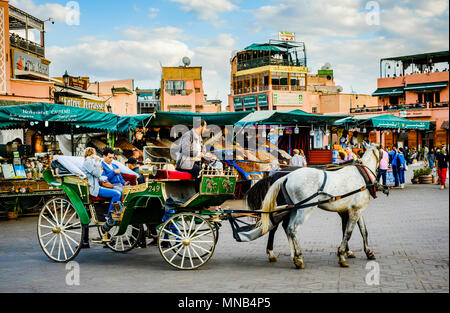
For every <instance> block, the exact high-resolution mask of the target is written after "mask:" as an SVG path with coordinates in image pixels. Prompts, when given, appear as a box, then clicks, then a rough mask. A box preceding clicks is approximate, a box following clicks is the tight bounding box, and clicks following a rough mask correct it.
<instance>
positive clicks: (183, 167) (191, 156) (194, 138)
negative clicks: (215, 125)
mask: <svg viewBox="0 0 450 313" xmlns="http://www.w3.org/2000/svg"><path fill="white" fill-rule="evenodd" d="M205 129H206V122H205V121H204V120H201V121H200V122H198V121H194V127H193V128H192V129H191V130H190V131H188V132H186V133H184V134H183V136H182V137H181V142H180V148H179V151H178V156H177V167H176V169H177V171H180V172H187V173H190V174H192V176H193V177H194V179H195V180H197V179H198V175H199V173H200V171H201V169H202V168H201V164H200V163H201V160H202V158H203V157H204V156H205V153H206V148H205V146H204V145H203V141H202V134H203V132H204V131H205ZM196 185H197V184H196ZM197 187H198V186H196V188H197Z"/></svg>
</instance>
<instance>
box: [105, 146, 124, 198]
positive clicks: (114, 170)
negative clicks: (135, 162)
mask: <svg viewBox="0 0 450 313" xmlns="http://www.w3.org/2000/svg"><path fill="white" fill-rule="evenodd" d="M102 154H103V162H102V166H103V175H102V176H101V177H100V181H101V182H102V183H105V182H108V183H109V184H111V185H112V187H111V186H108V187H111V188H114V189H115V190H117V191H119V192H120V195H122V192H123V187H124V186H127V185H129V184H130V183H129V182H126V181H125V180H124V179H123V177H122V175H121V174H120V169H119V167H118V166H117V165H115V164H113V163H112V161H113V160H114V150H113V149H111V148H110V147H106V148H105V149H104V150H103V153H102Z"/></svg>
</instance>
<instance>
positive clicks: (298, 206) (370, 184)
mask: <svg viewBox="0 0 450 313" xmlns="http://www.w3.org/2000/svg"><path fill="white" fill-rule="evenodd" d="M373 152H374V155H375V158H376V160H377V164H379V160H380V159H379V157H378V156H377V155H376V154H375V151H373ZM350 165H354V166H356V168H357V169H358V172H359V173H360V174H361V176H362V177H363V179H364V182H365V186H364V187H361V188H359V189H356V190H353V191H351V192H348V193H346V194H343V195H340V196H333V195H330V194H328V193H326V192H324V191H323V190H324V189H325V185H326V183H327V180H328V175H327V171H326V170H323V173H324V178H323V182H322V185H321V186H320V188H319V190H318V191H317V192H316V193H314V194H313V195H311V196H310V197H308V198H306V199H303V200H302V201H300V202H298V203H294V202H293V201H292V199H291V197H290V196H289V194H288V192H287V190H286V183H287V180H285V181H284V182H283V183H282V185H281V188H280V189H281V192H282V194H283V196H284V199H285V200H286V203H287V205H286V207H285V208H282V209H278V210H274V211H271V212H261V211H244V210H228V211H227V213H230V214H231V213H255V214H269V217H270V220H271V222H272V224H273V223H275V221H274V220H273V215H274V214H276V213H283V212H287V211H292V210H302V209H306V208H310V207H313V206H316V205H321V204H326V203H333V202H335V201H339V200H342V199H344V198H347V197H350V196H352V195H354V194H357V193H360V192H363V191H365V190H368V191H369V193H370V195H371V196H372V197H373V198H374V199H375V198H377V196H376V185H377V183H376V182H374V181H373V180H372V178H371V177H370V174H369V172H370V173H371V174H372V175H374V177H375V179H376V177H377V175H376V174H375V173H374V172H373V171H372V170H371V169H370V168H369V167H367V166H365V165H364V164H360V163H359V164H358V163H357V164H355V163H349V164H346V165H344V166H342V167H340V168H343V167H345V166H350ZM377 170H378V169H377ZM319 195H325V196H328V197H329V199H327V200H322V201H316V202H313V203H307V202H308V201H310V200H312V199H314V198H316V197H317V196H319Z"/></svg>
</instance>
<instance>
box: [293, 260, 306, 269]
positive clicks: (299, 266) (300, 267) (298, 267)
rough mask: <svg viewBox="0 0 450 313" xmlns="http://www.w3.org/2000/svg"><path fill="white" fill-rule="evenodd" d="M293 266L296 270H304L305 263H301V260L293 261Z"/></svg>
mask: <svg viewBox="0 0 450 313" xmlns="http://www.w3.org/2000/svg"><path fill="white" fill-rule="evenodd" d="M294 264H295V267H296V268H297V269H301V270H302V269H304V268H305V263H303V260H300V259H294Z"/></svg>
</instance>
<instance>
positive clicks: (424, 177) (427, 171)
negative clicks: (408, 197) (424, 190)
mask: <svg viewBox="0 0 450 313" xmlns="http://www.w3.org/2000/svg"><path fill="white" fill-rule="evenodd" d="M431 172H432V170H431V168H429V167H426V168H423V169H422V172H421V175H420V176H419V182H420V183H421V184H431V183H432V182H433V176H432V175H431Z"/></svg>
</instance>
